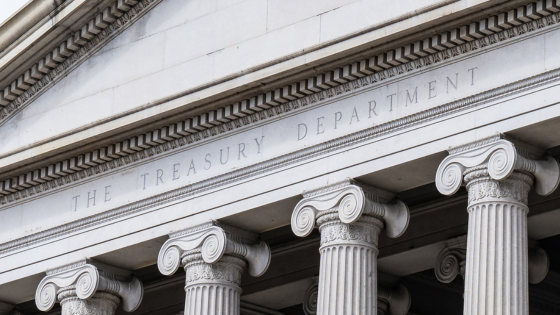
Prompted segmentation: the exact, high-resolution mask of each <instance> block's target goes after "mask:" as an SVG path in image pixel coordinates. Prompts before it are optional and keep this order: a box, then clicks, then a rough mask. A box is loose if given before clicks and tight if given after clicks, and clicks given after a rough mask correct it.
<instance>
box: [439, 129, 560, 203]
mask: <svg viewBox="0 0 560 315" xmlns="http://www.w3.org/2000/svg"><path fill="white" fill-rule="evenodd" d="M504 138H505V136H504V135H502V134H497V135H493V136H491V137H488V138H484V139H481V140H478V141H474V142H471V143H468V144H465V145H462V146H459V147H455V148H451V149H449V153H450V155H449V156H447V157H446V158H445V159H444V160H443V161H442V162H441V164H440V165H439V167H438V170H437V172H436V187H437V189H438V190H439V192H440V193H442V194H444V195H453V194H454V193H456V192H457V190H459V188H460V187H461V185H463V183H464V181H465V179H464V178H463V175H464V172H465V170H467V169H472V168H475V167H481V169H480V170H477V171H479V172H484V173H485V175H486V173H487V176H489V177H490V178H492V179H494V180H498V181H499V180H503V179H505V178H507V177H509V176H510V175H511V174H512V173H513V172H514V171H523V172H526V173H530V174H532V175H533V176H534V177H535V186H534V187H535V191H536V193H538V194H539V195H543V196H546V195H549V194H551V193H552V192H553V191H554V190H555V189H556V188H557V187H558V184H559V183H560V167H559V165H558V162H557V161H556V160H555V159H554V158H552V157H551V156H544V157H543V156H542V152H539V153H536V154H534V153H532V152H529V151H527V150H525V148H522V147H524V146H525V147H531V146H530V145H528V144H524V143H521V142H520V141H518V140H515V139H512V138H507V139H504ZM516 144H519V145H516ZM531 148H532V147H531ZM539 151H541V150H539Z"/></svg>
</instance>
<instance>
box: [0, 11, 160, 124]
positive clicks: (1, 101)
mask: <svg viewBox="0 0 560 315" xmlns="http://www.w3.org/2000/svg"><path fill="white" fill-rule="evenodd" d="M160 2H161V0H117V1H114V2H113V3H111V5H109V6H107V7H106V8H105V9H104V10H103V11H102V12H100V13H99V14H97V15H96V16H95V17H94V18H93V19H91V20H90V21H88V22H87V23H85V24H84V25H83V26H82V27H81V28H80V29H79V30H78V31H76V32H75V33H74V34H72V35H70V37H68V38H67V39H66V40H64V41H63V42H62V43H60V45H59V46H57V47H56V48H55V49H54V50H52V51H51V52H49V53H48V54H47V55H46V56H45V57H44V58H41V59H40V60H39V62H38V63H36V64H34V65H33V66H32V67H31V68H29V69H27V70H26V71H25V72H24V73H22V74H21V75H20V76H19V77H18V78H17V79H15V80H14V81H13V82H12V83H11V84H9V85H8V86H5V87H3V88H2V89H1V90H0V126H1V125H3V124H4V123H5V122H6V121H7V120H8V119H10V118H11V117H13V116H14V115H15V114H17V113H18V112H19V111H20V110H21V109H23V108H24V107H26V106H27V105H29V104H30V103H31V102H33V101H34V100H35V99H37V98H38V97H39V96H40V95H42V94H43V93H44V92H45V91H47V90H48V89H49V88H50V87H52V86H53V85H54V84H56V83H57V82H58V81H60V80H61V79H63V78H64V77H66V76H67V75H68V73H70V72H71V71H72V70H74V69H75V68H77V67H78V66H79V65H80V64H82V63H83V62H84V61H86V60H87V59H88V58H89V57H90V56H92V55H93V54H94V53H95V52H97V51H98V50H99V49H101V48H103V46H105V44H107V43H108V42H109V41H111V40H112V39H113V38H115V37H116V36H117V35H119V34H120V33H122V32H123V31H124V30H125V29H127V28H128V27H129V26H130V25H132V24H133V23H134V22H136V21H137V20H138V19H139V18H141V17H142V16H143V15H144V14H146V13H147V12H148V11H150V10H151V9H152V8H153V7H154V6H155V5H157V4H158V3H160Z"/></svg>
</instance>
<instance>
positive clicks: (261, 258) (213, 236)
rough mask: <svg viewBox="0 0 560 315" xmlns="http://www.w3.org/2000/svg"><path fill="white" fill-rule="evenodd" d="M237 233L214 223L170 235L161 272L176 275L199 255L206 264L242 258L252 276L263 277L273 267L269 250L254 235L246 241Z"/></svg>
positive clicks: (162, 255)
mask: <svg viewBox="0 0 560 315" xmlns="http://www.w3.org/2000/svg"><path fill="white" fill-rule="evenodd" d="M236 230H237V229H235V228H231V227H229V226H227V225H224V224H221V223H217V222H215V221H211V222H209V223H205V224H202V225H199V226H196V227H193V228H189V229H186V230H183V231H179V232H175V233H172V234H170V239H169V240H167V241H166V242H165V243H164V244H163V246H162V248H161V250H160V252H159V255H158V268H159V271H160V272H161V273H162V274H164V275H166V276H169V275H172V274H174V273H175V271H177V269H178V268H179V266H180V265H182V264H183V262H181V260H182V259H183V258H184V257H185V256H187V255H191V254H198V255H200V258H201V260H202V261H204V262H205V263H206V264H213V263H215V262H217V261H219V260H220V259H222V257H223V256H224V255H226V254H227V255H232V256H239V257H242V258H243V259H244V260H246V261H247V263H248V271H249V274H250V275H252V276H253V277H259V276H261V275H262V274H263V273H264V272H265V271H266V270H267V269H268V266H269V264H270V259H271V252H270V248H269V247H268V245H267V244H266V243H265V242H263V241H260V242H257V239H256V237H255V236H254V235H252V236H251V238H245V237H242V236H239V235H237V234H235V232H236ZM245 234H247V233H245ZM193 260H194V259H193Z"/></svg>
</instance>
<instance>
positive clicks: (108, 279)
mask: <svg viewBox="0 0 560 315" xmlns="http://www.w3.org/2000/svg"><path fill="white" fill-rule="evenodd" d="M46 273H47V276H46V277H44V278H43V280H41V282H40V283H39V286H38V287H37V291H36V293H35V303H36V305H37V308H38V309H39V310H41V311H45V312H46V311H49V310H51V309H52V307H53V306H54V304H55V303H56V302H60V301H59V297H58V294H59V292H60V291H61V289H64V288H68V287H72V288H75V294H76V296H77V297H78V298H79V299H81V300H87V299H89V298H91V297H92V296H94V294H96V293H97V292H98V291H105V292H109V293H111V294H115V295H118V296H120V297H121V298H122V306H123V309H124V310H125V311H127V312H132V311H134V310H136V309H137V308H138V306H140V303H141V302H142V298H143V294H144V289H143V286H142V282H140V280H138V278H136V277H134V276H132V272H131V271H128V270H124V269H121V268H118V267H114V266H109V265H105V264H102V263H99V262H97V261H94V260H91V259H87V258H86V259H82V260H79V261H77V262H73V263H70V264H67V265H64V266H61V267H58V268H55V269H49V270H47V272H46Z"/></svg>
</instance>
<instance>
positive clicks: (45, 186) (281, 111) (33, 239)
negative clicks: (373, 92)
mask: <svg viewBox="0 0 560 315" xmlns="http://www.w3.org/2000/svg"><path fill="white" fill-rule="evenodd" d="M555 23H556V22H555ZM374 75H375V74H374ZM558 79H560V69H553V70H550V71H548V72H545V73H542V74H539V75H535V76H533V77H529V78H526V79H523V80H520V81H516V82H513V83H510V84H506V85H504V86H500V87H497V88H495V89H491V90H488V91H485V92H481V93H478V94H475V95H472V96H469V97H466V98H463V99H459V100H456V101H453V102H450V103H447V104H443V105H441V106H438V107H434V108H431V109H428V110H425V111H421V112H419V113H416V114H413V115H410V116H406V117H403V118H400V119H397V120H394V121H390V122H387V123H383V124H380V125H376V126H373V127H371V128H367V129H364V130H362V131H359V132H356V133H353V134H349V135H347V136H343V137H341V138H338V139H333V140H329V141H326V142H324V143H320V144H317V145H314V146H310V147H308V148H305V149H302V150H298V151H295V152H292V153H289V154H286V155H283V156H279V157H276V158H273V159H271V160H268V161H265V162H262V163H258V164H255V165H251V166H248V167H243V168H240V169H238V170H234V171H231V172H228V173H226V174H223V175H220V176H217V177H213V178H209V179H206V180H203V181H201V182H198V183H195V184H192V185H186V186H184V187H181V188H177V189H174V190H171V191H168V192H165V193H161V194H158V195H155V196H153V197H149V198H145V199H142V200H138V201H135V202H132V203H130V204H127V205H123V206H120V207H117V208H114V209H111V210H107V211H105V212H103V213H100V214H96V215H92V216H90V217H86V218H82V219H78V220H76V221H72V222H69V223H66V224H63V225H60V226H57V227H53V228H51V229H47V230H44V231H41V232H37V233H33V234H30V235H27V236H24V237H21V238H18V239H14V240H11V241H8V242H5V243H2V244H0V254H3V253H7V252H11V251H14V250H18V249H20V248H23V247H29V246H30V245H32V244H35V243H39V242H42V241H46V240H50V239H53V238H56V237H60V236H63V235H67V234H70V233H73V232H75V231H79V230H82V229H86V228H89V227H91V226H95V225H99V224H104V223H106V222H109V221H112V220H116V219H120V218H122V217H124V216H128V215H132V214H135V213H138V212H141V211H144V210H146V209H148V208H152V207H156V206H158V205H162V204H165V203H168V202H173V201H176V200H179V199H183V198H187V197H189V196H192V195H195V194H198V193H201V192H204V191H206V190H208V189H211V188H216V187H221V186H225V185H228V184H230V183H232V182H234V181H238V180H242V179H246V178H251V177H254V176H257V175H259V174H263V173H266V172H269V171H272V170H274V169H278V168H281V167H285V166H288V165H291V164H293V163H299V162H301V161H303V160H305V159H308V158H311V157H314V156H317V155H322V154H328V153H329V152H332V151H335V150H341V149H344V148H346V147H350V146H353V145H356V144H359V143H362V142H365V141H370V140H371V139H374V138H376V137H380V136H383V135H386V134H388V133H391V132H395V131H398V130H401V129H403V128H407V127H410V126H414V125H417V124H420V123H423V122H427V121H430V120H432V119H434V118H435V117H441V116H444V115H448V114H452V113H455V112H457V111H460V110H466V109H469V108H472V107H475V106H479V105H483V104H486V103H488V102H491V101H494V100H497V99H500V98H503V97H506V96H509V95H512V94H515V93H518V92H522V91H526V90H529V89H533V88H536V87H539V86H542V85H544V84H548V83H551V82H555V81H557V80H558ZM360 80H362V81H363V82H367V80H369V79H367V77H364V78H361V79H360ZM368 84H369V83H368ZM365 85H367V84H364V85H362V86H361V87H364V86H365ZM344 86H348V87H351V86H352V85H351V84H350V83H345V84H344ZM352 88H354V89H355V88H360V87H357V86H353V87H352ZM333 89H334V88H333ZM349 91H352V90H351V89H350V90H349ZM323 92H324V91H323ZM323 92H320V93H323ZM320 93H317V94H320ZM345 93H346V92H345ZM306 98H308V100H307V101H306V100H305V99H306ZM317 100H319V98H313V95H309V96H306V97H304V98H303V99H299V100H294V101H291V102H288V103H284V104H281V105H278V106H275V107H274V108H271V109H268V110H266V112H265V111H261V112H257V113H253V114H250V115H248V116H246V117H243V118H238V119H236V120H234V121H230V122H228V123H225V124H224V126H230V127H231V128H232V129H231V130H233V129H235V128H242V127H244V126H246V125H249V124H252V123H255V122H259V121H261V120H263V119H267V118H268V117H271V116H270V115H272V116H278V115H285V114H287V113H289V112H290V111H293V110H297V108H299V107H300V106H306V105H307V104H312V103H314V102H316V101H317ZM228 124H229V125H228ZM228 128H229V127H227V128H225V127H223V126H222V127H220V126H215V127H212V128H210V130H213V131H211V132H210V133H208V131H207V130H205V131H200V132H198V133H196V134H192V135H191V136H187V137H183V138H180V139H175V140H171V141H168V142H165V143H163V144H160V145H157V146H155V147H151V148H149V149H146V150H143V151H139V152H135V153H132V154H129V155H126V156H121V157H110V156H109V157H106V158H107V159H111V160H110V161H108V162H103V163H101V162H99V161H98V160H94V161H93V162H94V163H101V164H97V165H95V166H91V167H90V168H86V169H83V170H81V171H76V172H75V173H72V174H70V175H64V176H61V177H59V178H55V179H48V180H47V181H45V182H42V183H39V184H37V183H36V182H34V180H32V181H28V179H29V178H36V174H37V173H39V172H44V171H47V170H46V169H47V168H52V167H54V166H55V165H54V164H53V165H51V166H49V167H45V168H42V169H40V170H36V171H35V172H30V173H28V174H26V175H25V176H16V177H15V178H12V179H10V183H7V181H3V182H0V185H4V186H3V187H4V188H1V189H4V190H2V193H0V194H4V196H0V208H1V207H2V206H11V205H13V204H17V203H18V202H23V201H24V200H25V199H26V198H29V197H32V196H38V195H41V194H45V193H50V192H52V190H56V189H60V188H63V187H64V185H68V184H71V183H75V182H77V181H81V180H84V179H86V178H90V177H93V176H100V175H101V174H103V173H106V172H111V171H113V170H115V169H119V168H121V167H124V166H127V165H131V164H134V163H139V162H140V161H142V160H144V159H147V158H150V157H153V156H154V155H157V154H169V153H171V152H174V151H175V152H176V151H180V150H185V147H184V146H185V145H186V144H189V143H191V142H196V141H203V140H206V139H207V138H209V137H212V136H213V135H218V134H221V133H224V132H228V130H229V129H228ZM121 145H122V143H121ZM110 147H111V148H112V146H109V147H107V148H105V149H107V150H109V148H110ZM101 150H102V149H100V150H99V152H101ZM96 151H97V150H96ZM96 151H93V152H90V153H91V156H95V154H98V153H99V152H96ZM88 154H89V153H88ZM88 154H84V157H83V158H84V159H85V156H86V155H88ZM127 154H128V153H127ZM66 161H69V160H66ZM57 164H59V163H57ZM84 167H85V166H84ZM30 174H31V175H30ZM22 175H24V174H22ZM30 176H31V177H30ZM37 176H38V175H37ZM14 183H25V185H30V186H31V187H29V188H25V186H23V185H20V184H18V186H17V189H16V188H13V187H14V186H13V185H14ZM6 185H12V186H10V187H12V188H13V190H6V188H5V187H6ZM12 188H10V189H12ZM1 189H0V190H1ZM6 193H7V195H6Z"/></svg>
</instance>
